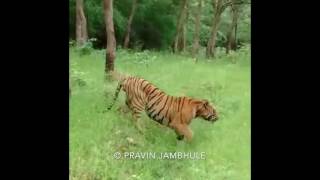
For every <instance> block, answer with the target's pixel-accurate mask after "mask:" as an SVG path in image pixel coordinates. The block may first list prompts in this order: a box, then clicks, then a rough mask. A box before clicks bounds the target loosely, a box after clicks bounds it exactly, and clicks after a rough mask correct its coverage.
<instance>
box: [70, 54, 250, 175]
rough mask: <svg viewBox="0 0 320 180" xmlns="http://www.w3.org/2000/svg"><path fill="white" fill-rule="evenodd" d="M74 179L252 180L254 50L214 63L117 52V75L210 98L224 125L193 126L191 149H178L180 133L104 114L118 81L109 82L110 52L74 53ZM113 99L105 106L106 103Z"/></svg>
mask: <svg viewBox="0 0 320 180" xmlns="http://www.w3.org/2000/svg"><path fill="white" fill-rule="evenodd" d="M70 64H71V69H70V73H71V78H72V79H71V87H72V97H71V98H70V165H71V166H70V178H71V179H185V180H188V179H214V180H220V179H232V180H233V179H235V180H244V179H245V180H247V179H250V51H249V49H248V48H246V49H244V50H240V51H239V52H237V53H232V54H231V55H228V56H226V55H223V54H221V55H219V54H218V57H217V58H216V59H215V60H212V61H208V60H205V59H203V58H199V59H198V61H197V63H194V60H193V59H192V58H189V57H187V56H183V55H173V54H170V53H163V52H139V53H137V52H128V51H125V50H119V51H118V52H117V59H116V64H115V68H116V69H117V70H118V71H120V72H122V73H126V74H130V75H137V76H140V77H143V78H145V79H147V80H148V81H150V82H152V83H153V84H155V85H156V86H158V87H159V88H160V89H162V90H163V91H165V92H166V93H168V94H170V95H175V96H182V95H184V96H191V97H197V98H204V99H208V100H209V101H210V102H212V103H214V104H215V105H216V107H217V108H218V111H219V112H220V115H221V118H220V119H219V121H217V122H216V123H215V124H211V123H208V122H206V121H203V120H201V119H195V120H194V121H193V122H192V124H191V129H192V131H193V133H194V138H193V141H192V142H191V143H185V142H179V143H177V140H176V136H175V134H174V132H173V131H172V130H170V129H168V128H159V127H158V126H157V125H156V123H155V122H154V121H151V120H150V119H148V118H147V116H145V115H144V116H143V117H142V120H141V121H142V122H143V124H144V126H143V127H144V129H145V135H141V134H139V133H138V132H137V130H136V129H135V128H134V125H133V123H132V121H131V117H130V116H129V115H126V114H122V113H120V112H119V111H117V107H120V106H123V105H124V93H120V97H119V98H118V100H117V102H116V104H115V105H114V108H113V109H112V110H111V111H109V112H105V113H103V110H104V109H105V107H106V103H109V102H110V100H111V99H112V97H113V94H114V91H115V89H116V84H117V82H111V83H106V82H105V81H104V74H103V73H104V69H103V68H104V51H93V52H92V53H90V54H89V55H81V54H80V53H78V52H77V51H75V50H74V49H70ZM105 95H107V98H108V99H107V102H105V100H104V97H105ZM131 151H132V152H205V159H204V160H190V159H180V160H178V159H175V160H172V159H171V160H157V159H144V160H143V159H115V158H114V157H113V154H114V153H115V152H131Z"/></svg>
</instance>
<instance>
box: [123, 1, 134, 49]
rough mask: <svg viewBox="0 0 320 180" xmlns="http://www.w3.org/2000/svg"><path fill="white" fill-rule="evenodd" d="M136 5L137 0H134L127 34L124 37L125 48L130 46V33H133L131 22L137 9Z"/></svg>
mask: <svg viewBox="0 0 320 180" xmlns="http://www.w3.org/2000/svg"><path fill="white" fill-rule="evenodd" d="M136 7H137V0H133V1H132V8H131V12H130V16H129V19H128V24H127V30H126V36H125V38H124V44H123V47H124V48H128V46H129V42H130V33H131V24H132V20H133V17H134V13H135V11H136Z"/></svg>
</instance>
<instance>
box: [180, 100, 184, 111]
mask: <svg viewBox="0 0 320 180" xmlns="http://www.w3.org/2000/svg"><path fill="white" fill-rule="evenodd" d="M184 98H185V97H183V99H182V105H181V107H180V109H181V110H182V108H183V104H184Z"/></svg>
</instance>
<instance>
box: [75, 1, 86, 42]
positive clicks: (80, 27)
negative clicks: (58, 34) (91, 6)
mask: <svg viewBox="0 0 320 180" xmlns="http://www.w3.org/2000/svg"><path fill="white" fill-rule="evenodd" d="M87 40H88V32H87V20H86V16H85V15H84V10H83V0H76V42H77V45H78V46H82V45H83V44H84V43H85V42H86V41H87Z"/></svg>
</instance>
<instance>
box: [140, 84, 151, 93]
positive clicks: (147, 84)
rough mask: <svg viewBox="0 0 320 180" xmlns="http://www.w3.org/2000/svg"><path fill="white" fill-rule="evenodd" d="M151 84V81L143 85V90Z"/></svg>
mask: <svg viewBox="0 0 320 180" xmlns="http://www.w3.org/2000/svg"><path fill="white" fill-rule="evenodd" d="M149 85H150V83H147V84H146V85H145V86H144V87H143V89H142V91H144V90H145V89H146V88H147V86H149Z"/></svg>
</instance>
